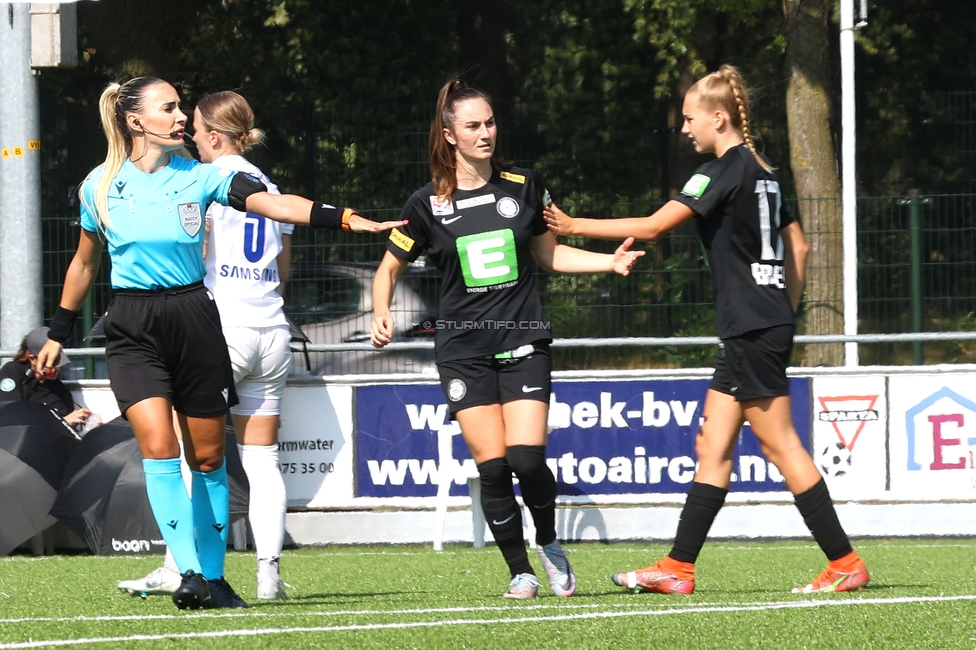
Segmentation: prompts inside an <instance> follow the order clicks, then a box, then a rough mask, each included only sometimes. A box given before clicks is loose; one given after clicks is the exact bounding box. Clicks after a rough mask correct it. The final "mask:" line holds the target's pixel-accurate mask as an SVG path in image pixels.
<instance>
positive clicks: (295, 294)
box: [283, 262, 440, 376]
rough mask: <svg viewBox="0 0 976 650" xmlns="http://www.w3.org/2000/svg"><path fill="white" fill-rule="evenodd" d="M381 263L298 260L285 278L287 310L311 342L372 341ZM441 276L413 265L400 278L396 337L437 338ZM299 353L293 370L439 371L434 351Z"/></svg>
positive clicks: (397, 339) (394, 307) (392, 305)
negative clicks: (375, 289) (307, 360)
mask: <svg viewBox="0 0 976 650" xmlns="http://www.w3.org/2000/svg"><path fill="white" fill-rule="evenodd" d="M376 269H377V265H376V264H373V263H347V262H293V263H292V267H291V274H290V276H289V279H288V281H287V282H285V283H284V285H283V287H284V296H285V312H286V313H287V314H288V315H289V316H291V317H292V318H293V319H294V320H295V321H296V322H297V323H298V324H299V325H300V326H301V328H302V331H304V332H305V334H306V336H308V338H309V340H310V342H311V343H313V344H316V343H368V342H369V330H370V325H371V324H372V322H373V294H372V286H373V276H374V275H375V274H376ZM439 285H440V276H439V274H438V273H437V271H436V269H432V268H429V267H425V266H423V265H416V264H415V265H411V266H408V267H407V268H406V269H405V270H404V272H403V275H401V276H400V281H399V282H398V283H397V286H396V290H395V291H394V294H393V299H392V300H391V303H390V311H391V313H392V314H393V318H394V320H395V321H396V333H395V336H394V339H393V340H394V342H402V341H433V340H434V332H435V330H434V322H435V321H436V320H437V295H438V291H439ZM309 358H310V360H311V373H309V372H308V371H307V369H306V366H305V358H304V355H302V354H299V353H296V355H295V358H294V360H293V363H292V375H293V376H295V375H308V374H311V375H346V374H387V373H399V372H429V373H434V372H435V371H436V367H435V364H434V351H433V349H430V350H377V351H372V350H371V351H358V350H357V351H347V352H309Z"/></svg>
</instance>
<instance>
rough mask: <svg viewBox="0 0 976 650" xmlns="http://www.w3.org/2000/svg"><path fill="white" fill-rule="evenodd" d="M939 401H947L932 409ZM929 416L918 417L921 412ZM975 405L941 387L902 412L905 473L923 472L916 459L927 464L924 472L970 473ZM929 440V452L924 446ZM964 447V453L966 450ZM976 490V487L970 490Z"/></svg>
mask: <svg viewBox="0 0 976 650" xmlns="http://www.w3.org/2000/svg"><path fill="white" fill-rule="evenodd" d="M940 400H947V401H946V402H944V403H943V404H940V405H939V407H940V408H938V409H932V408H931V407H932V406H934V405H935V404H936V403H937V402H939V401H940ZM929 409H931V412H929V413H928V415H926V416H924V417H919V416H920V415H921V414H923V413H924V412H925V411H927V410H929ZM973 424H976V402H973V401H972V400H969V399H966V398H965V397H963V396H962V395H959V394H958V393H956V392H955V391H953V390H950V389H949V388H947V387H943V388H941V389H939V390H938V391H936V392H935V393H933V394H932V395H930V396H928V397H926V398H925V399H924V400H922V401H921V402H919V403H918V404H916V405H915V406H913V407H912V408H910V409H909V410H908V411H906V412H905V432H906V434H907V438H908V440H907V442H908V459H907V467H906V469H908V471H910V472H915V471H920V470H922V469H923V465H922V463H920V462H919V458H920V457H921V458H925V459H926V461H928V459H929V458H931V462H929V463H928V467H925V468H924V469H928V470H934V471H938V470H959V469H973V455H974V454H973V452H974V450H976V435H974V434H976V429H974V428H973V426H972V425H973ZM929 440H931V445H932V447H931V452H929V450H928V448H927V445H926V443H927V442H928V441H929ZM967 446H968V449H967ZM974 487H976V486H974Z"/></svg>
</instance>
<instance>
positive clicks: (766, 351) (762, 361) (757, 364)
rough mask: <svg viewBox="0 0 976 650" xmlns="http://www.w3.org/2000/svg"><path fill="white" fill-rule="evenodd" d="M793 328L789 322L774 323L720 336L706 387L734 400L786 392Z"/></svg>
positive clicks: (778, 394) (788, 384)
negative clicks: (721, 337)
mask: <svg viewBox="0 0 976 650" xmlns="http://www.w3.org/2000/svg"><path fill="white" fill-rule="evenodd" d="M793 332H794V327H793V325H778V326H776V327H768V328H766V329H761V330H753V331H751V332H746V333H745V334H743V335H742V336H734V337H731V338H727V339H722V342H721V343H719V348H718V357H717V359H716V360H715V374H714V375H713V376H712V383H711V385H710V386H709V388H711V389H712V390H716V391H718V392H720V393H725V394H726V395H731V396H732V397H734V398H735V399H736V401H738V402H744V401H746V400H750V399H758V398H760V397H779V396H781V395H789V394H790V383H789V380H788V379H787V378H786V367H787V366H788V365H789V363H790V355H791V354H792V353H793Z"/></svg>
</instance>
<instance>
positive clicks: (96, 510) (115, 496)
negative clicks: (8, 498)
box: [51, 417, 248, 555]
mask: <svg viewBox="0 0 976 650" xmlns="http://www.w3.org/2000/svg"><path fill="white" fill-rule="evenodd" d="M227 436H228V437H227V476H228V480H229V482H230V494H231V496H230V507H231V519H232V520H233V519H235V518H236V517H240V516H245V515H246V514H247V499H248V485H247V477H246V476H245V474H244V467H243V466H242V465H241V460H240V456H239V455H238V453H237V442H236V440H235V439H234V430H233V428H231V427H228V428H227ZM51 514H52V515H54V516H55V517H57V518H58V519H59V520H60V521H61V522H63V523H64V524H65V525H66V526H68V527H69V528H71V529H72V530H73V531H75V532H76V533H77V534H78V536H79V537H81V538H82V539H84V540H85V543H86V544H87V545H88V548H89V549H90V550H91V552H92V553H96V554H99V555H120V554H128V553H164V552H165V551H166V544H165V542H164V541H163V537H162V535H160V533H159V527H158V526H157V525H156V519H155V518H154V517H153V514H152V508H151V507H150V505H149V497H148V496H146V475H145V472H143V469H142V452H140V451H139V445H138V443H137V442H136V439H135V436H134V435H133V433H132V428H131V427H130V426H129V423H128V422H126V421H125V420H124V419H123V418H121V417H119V418H116V419H114V420H112V421H111V422H109V423H107V424H103V425H101V426H98V427H95V428H94V429H92V430H91V431H89V432H88V433H87V434H86V435H85V437H84V438H83V439H82V440H81V442H80V443H79V444H78V448H77V449H76V450H75V453H74V454H73V455H72V457H71V460H70V461H69V463H68V466H67V468H66V469H65V472H64V480H63V481H62V483H61V489H60V490H59V492H58V495H57V501H55V503H54V506H53V507H52V508H51Z"/></svg>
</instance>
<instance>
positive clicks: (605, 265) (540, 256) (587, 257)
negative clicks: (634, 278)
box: [532, 232, 644, 275]
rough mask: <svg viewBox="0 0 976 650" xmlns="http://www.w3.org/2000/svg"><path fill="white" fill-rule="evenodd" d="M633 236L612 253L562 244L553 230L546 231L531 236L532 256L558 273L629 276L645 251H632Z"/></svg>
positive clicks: (538, 262) (545, 267) (548, 268)
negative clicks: (558, 241) (611, 273)
mask: <svg viewBox="0 0 976 650" xmlns="http://www.w3.org/2000/svg"><path fill="white" fill-rule="evenodd" d="M633 243H634V238H633V237H628V238H627V240H626V241H624V243H622V244H621V245H620V246H619V247H617V250H616V251H615V252H614V254H613V255H610V254H608V253H594V252H593V251H587V250H583V249H582V248H574V247H572V246H566V245H565V244H559V243H557V242H556V237H555V236H554V235H553V234H552V233H551V232H547V233H543V234H541V235H539V236H537V237H533V238H532V257H533V258H535V261H536V264H538V265H539V266H540V267H541V268H543V269H545V270H546V271H556V272H557V273H609V272H611V271H612V272H614V273H619V274H620V275H630V269H631V268H632V267H633V266H634V264H636V263H637V259H638V258H640V257H641V256H642V255H644V251H632V250H630V247H631V246H632V245H633Z"/></svg>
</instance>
